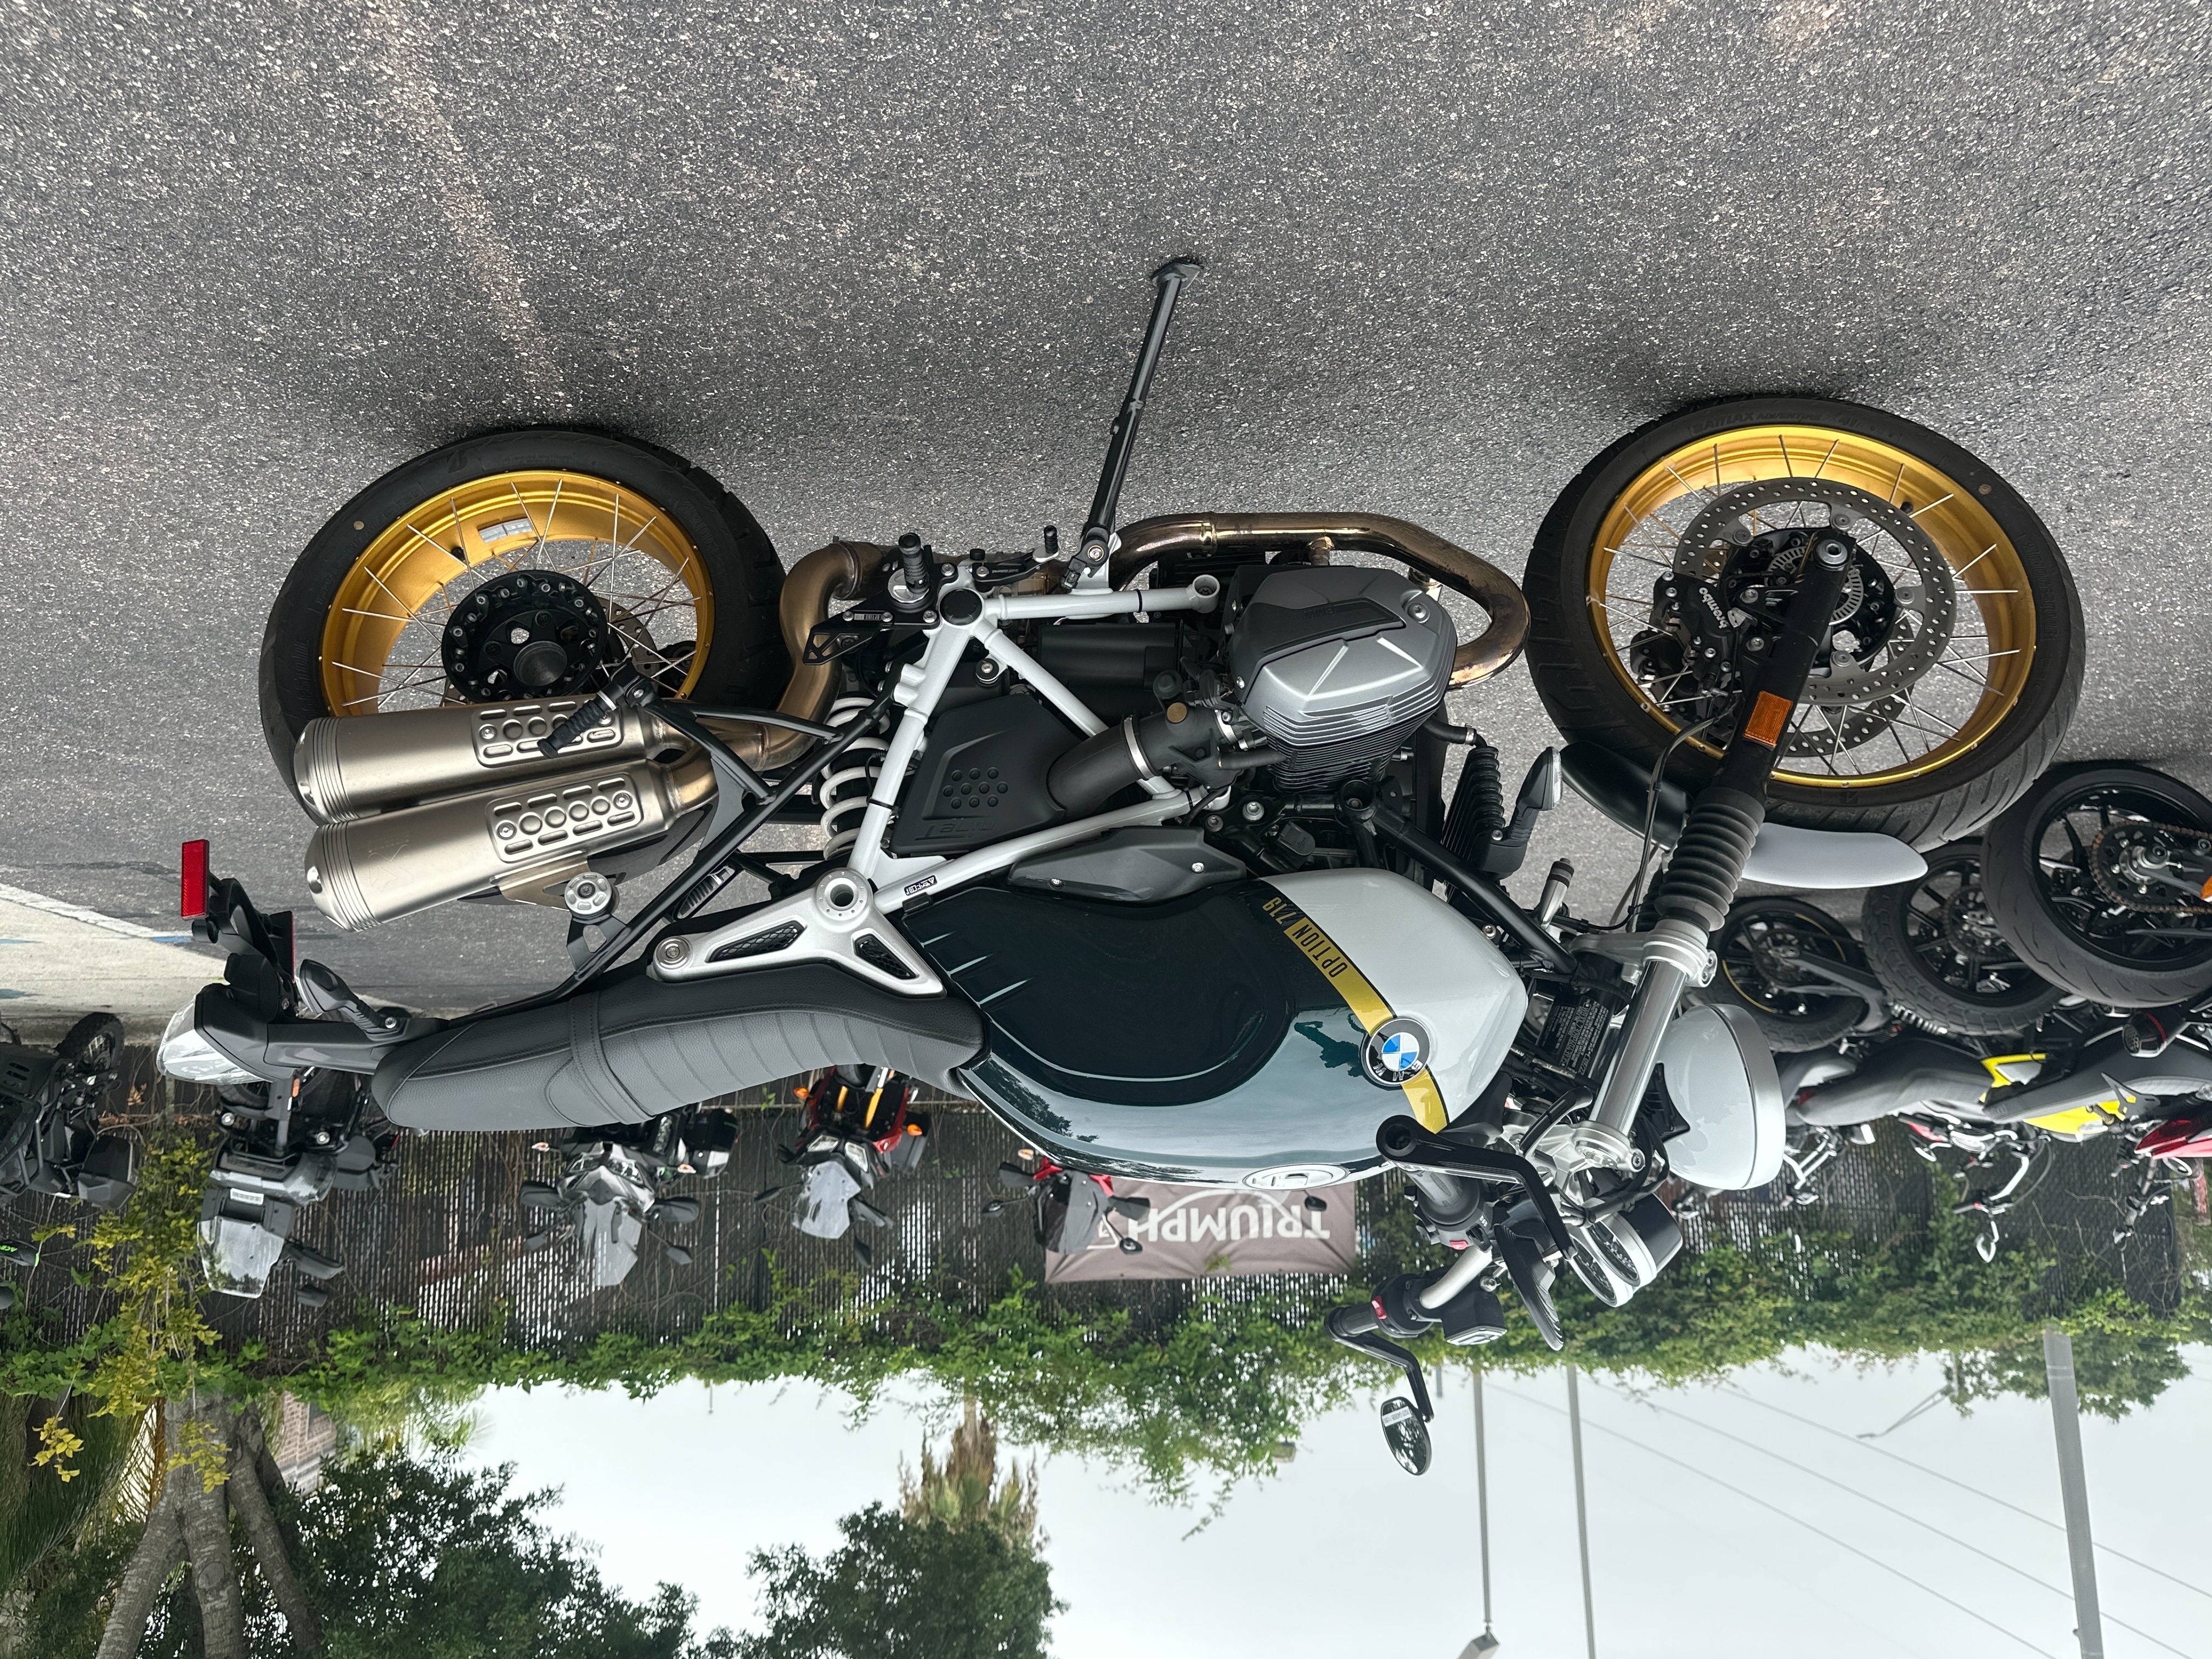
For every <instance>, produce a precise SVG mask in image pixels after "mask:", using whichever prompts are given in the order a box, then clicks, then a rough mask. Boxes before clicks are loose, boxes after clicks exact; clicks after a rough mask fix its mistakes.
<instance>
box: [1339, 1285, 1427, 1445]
mask: <svg viewBox="0 0 2212 1659" xmlns="http://www.w3.org/2000/svg"><path fill="white" fill-rule="evenodd" d="M1381 1324H1382V1321H1381V1320H1380V1319H1379V1318H1378V1317H1376V1314H1375V1310H1373V1308H1371V1307H1367V1308H1363V1307H1360V1306H1358V1304H1350V1305H1347V1306H1345V1307H1341V1308H1332V1309H1331V1310H1329V1314H1328V1320H1327V1321H1326V1322H1325V1325H1326V1328H1327V1329H1328V1334H1329V1335H1330V1337H1331V1338H1332V1339H1334V1340H1336V1341H1338V1342H1340V1343H1342V1344H1343V1345H1344V1346H1346V1347H1347V1348H1350V1349H1352V1351H1353V1352H1357V1353H1364V1354H1366V1355H1367V1356H1369V1357H1370V1358H1374V1359H1384V1360H1388V1361H1389V1363H1390V1364H1393V1365H1395V1366H1397V1367H1398V1368H1399V1369H1400V1370H1402V1371H1404V1372H1405V1373H1406V1386H1407V1387H1408V1388H1409V1389H1412V1390H1413V1409H1414V1410H1415V1411H1416V1412H1417V1413H1419V1414H1420V1419H1421V1421H1422V1422H1424V1423H1426V1422H1429V1421H1430V1420H1431V1419H1433V1418H1434V1417H1435V1416H1436V1414H1437V1413H1436V1407H1434V1406H1432V1405H1431V1404H1430V1402H1429V1385H1428V1383H1427V1381H1426V1379H1425V1378H1424V1377H1423V1376H1422V1375H1421V1362H1420V1360H1419V1358H1416V1357H1415V1356H1414V1354H1413V1351H1412V1350H1411V1349H1409V1348H1401V1347H1400V1346H1398V1345H1397V1344H1396V1343H1395V1342H1393V1341H1391V1340H1389V1338H1388V1337H1386V1336H1383V1335H1382V1334H1380V1333H1379V1331H1378V1327H1379V1326H1380V1325H1381Z"/></svg>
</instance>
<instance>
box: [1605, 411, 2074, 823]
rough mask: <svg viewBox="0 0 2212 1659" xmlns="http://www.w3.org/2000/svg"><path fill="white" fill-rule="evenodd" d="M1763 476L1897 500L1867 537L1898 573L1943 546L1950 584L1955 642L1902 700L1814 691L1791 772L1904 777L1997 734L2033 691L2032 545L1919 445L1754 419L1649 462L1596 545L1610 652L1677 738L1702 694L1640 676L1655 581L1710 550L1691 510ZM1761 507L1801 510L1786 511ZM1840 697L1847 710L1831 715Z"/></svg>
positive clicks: (1933, 584) (1846, 782)
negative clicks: (1636, 646) (2024, 549)
mask: <svg viewBox="0 0 2212 1659" xmlns="http://www.w3.org/2000/svg"><path fill="white" fill-rule="evenodd" d="M1749 484H1762V485H1769V486H1775V487H1777V489H1778V492H1779V493H1781V494H1784V495H1787V493H1788V491H1789V490H1790V489H1802V490H1804V491H1805V492H1806V494H1807V495H1808V502H1809V501H1810V498H1811V496H1812V494H1813V492H1814V490H1815V489H1820V488H1822V487H1823V486H1832V487H1834V489H1832V490H1831V491H1830V493H1842V494H1844V495H1846V496H1847V497H1848V498H1849V499H1850V500H1852V501H1858V500H1859V498H1861V497H1863V498H1865V501H1866V503H1867V506H1866V508H1865V510H1867V511H1868V512H1869V513H1871V512H1873V511H1874V508H1873V506H1872V503H1875V502H1879V503H1884V504H1886V505H1887V508H1888V509H1889V511H1888V512H1887V513H1881V514H1880V515H1879V516H1878V519H1869V520H1861V521H1860V522H1861V525H1862V527H1868V526H1871V530H1872V533H1871V534H1870V535H1869V536H1864V537H1857V539H1859V540H1860V541H1861V545H1862V546H1863V547H1866V548H1867V550H1868V551H1869V552H1870V553H1871V554H1873V556H1874V557H1875V561H1876V562H1877V563H1879V564H1881V565H1882V567H1883V568H1884V569H1885V570H1886V571H1891V572H1892V573H1893V574H1895V571H1896V570H1897V569H1899V568H1905V567H1911V568H1913V569H1916V570H1917V569H1918V568H1919V567H1920V566H1921V565H1923V564H1925V563H1926V562H1929V560H1930V558H1931V557H1938V558H1940V559H1941V561H1942V565H1943V567H1944V568H1945V569H1946V570H1947V571H1948V582H1949V585H1950V591H1951V599H1950V604H1951V614H1950V619H1949V621H1948V624H1947V625H1946V626H1947V629H1948V640H1947V641H1945V642H1944V643H1942V645H1941V646H1940V647H1929V648H1930V649H1932V650H1933V651H1934V654H1933V655H1932V657H1930V659H1929V660H1928V661H1927V663H1926V665H1925V666H1924V667H1923V668H1922V669H1921V671H1919V674H1918V677H1917V679H1915V680H1914V681H1913V682H1912V684H1911V693H1912V695H1909V696H1905V698H1904V699H1903V700H1902V707H1901V708H1900V707H1896V704H1897V702H1898V700H1897V699H1895V698H1894V697H1891V698H1886V699H1879V700H1873V701H1870V702H1869V703H1868V704H1866V705H1864V706H1863V707H1861V708H1857V709H1856V710H1852V709H1851V706H1850V705H1849V704H1838V703H1828V704H1815V703H1814V702H1804V703H1801V704H1800V705H1799V708H1798V710H1797V712H1796V715H1795V716H1794V717H1793V719H1792V720H1791V723H1790V733H1789V737H1788V738H1787V739H1786V740H1785V741H1786V747H1787V748H1788V749H1789V750H1790V751H1791V752H1789V753H1787V754H1785V757H1784V759H1783V760H1782V762H1781V763H1780V764H1778V766H1777V767H1776V769H1775V776H1776V777H1777V779H1778V780H1780V781H1784V782H1788V783H1792V784H1796V785H1799V786H1802V787H1809V788H1815V789H1839V788H1864V787H1872V786H1875V785H1879V784H1884V783H1901V782H1905V781H1909V780H1911V779H1914V778H1918V777H1923V776H1925V775H1927V774H1929V773H1930V772H1933V771H1935V770H1936V769H1939V768H1941V767H1943V766H1946V765H1948V764H1950V763H1952V762H1954V761H1955V760H1957V759H1958V758H1959V757H1960V756H1962V755H1964V754H1966V753H1967V752H1968V751H1969V750H1972V749H1973V748H1974V747H1975V746H1976V745H1977V744H1980V743H1982V742H1983V741H1984V739H1986V738H1988V736H1989V734H1990V732H1992V731H1994V730H1995V729H1996V726H1998V725H1999V723H2000V722H2002V720H2003V719H2004V718H2005V716H2006V715H2007V714H2009V713H2010V712H2011V711H2012V709H2013V708H2015V706H2016V705H2017V704H2018V703H2019V702H2020V699H2021V693H2022V691H2023V690H2025V688H2026V686H2027V677H2028V672H2029V668H2030V665H2032V663H2033V659H2034V655H2035V601H2034V597H2033V594H2032V593H2031V592H2030V591H2029V589H2028V583H2027V569H2026V568H2025V566H2024V565H2023V564H2022V563H2021V557H2020V552H2019V550H2018V549H2017V548H2015V546H2014V545H2013V543H2012V539H2011V538H2010V537H2008V536H2007V535H2006V534H2005V532H2003V530H2002V529H2001V528H2000V527H1999V526H1998V525H1997V522H1996V519H1995V518H1993V517H1992V516H1991V515H1990V511H1989V509H1988V507H1986V506H1984V503H1983V500H1982V496H1981V494H1980V493H1978V492H1977V491H1976V490H1974V489H1971V488H1969V487H1968V486H1966V485H1964V484H1961V483H1959V482H1958V481H1957V480H1955V479H1954V478H1952V477H1950V476H1949V475H1948V474H1947V473H1945V472H1943V471H1942V470H1941V469H1939V468H1937V467H1936V466H1935V465H1932V464H1930V463H1929V462H1928V461H1926V460H1924V459H1921V458H1920V457H1918V456H1917V455H1914V454H1912V453H1910V452H1909V451H1906V450H1903V449H1899V448H1898V447H1896V446H1894V445H1892V444H1887V443H1883V442H1881V441H1880V440H1878V439H1875V438H1870V437H1867V436H1865V435H1863V434H1860V433H1856V432H1845V431H1842V430H1839V429H1838V428H1833V427H1822V426H1811V425H1804V426H1800V425H1774V426H1747V427H1738V428H1735V429H1733V430H1730V431H1727V432H1723V433H1720V434H1718V435H1716V436H1713V437H1710V438H1701V439H1699V440H1698V441H1696V442H1694V443H1687V444H1684V445H1682V446H1681V447H1680V448H1677V449H1675V450H1674V451H1672V452H1671V453H1668V454H1667V455H1664V456H1662V457H1661V458H1660V459H1658V460H1656V461H1654V462H1653V463H1652V464H1651V465H1649V466H1647V467H1645V468H1644V471H1641V472H1639V473H1638V474H1637V476H1636V477H1635V478H1634V479H1632V481H1631V482H1630V483H1628V485H1627V486H1626V488H1625V489H1622V490H1621V491H1620V494H1619V495H1616V496H1615V497H1614V498H1613V501H1612V502H1611V503H1610V504H1609V505H1608V506H1607V509H1606V513H1605V517H1604V519H1603V520H1602V522H1601V524H1600V526H1599V528H1598V535H1597V540H1596V543H1595V545H1594V546H1593V547H1592V549H1591V550H1590V559H1589V580H1588V583H1587V587H1586V593H1585V597H1586V599H1587V602H1588V604H1589V607H1590V611H1591V618H1592V623H1593V625H1594V630H1595V634H1596V635H1597V638H1598V640H1599V641H1600V643H1601V646H1602V647H1603V648H1604V651H1605V653H1606V658H1607V662H1608V663H1609V665H1611V667H1612V669H1613V672H1614V673H1615V674H1616V675H1617V676H1618V677H1619V678H1620V682H1621V684H1623V685H1624V686H1626V688H1627V689H1628V690H1629V693H1630V694H1631V695H1632V696H1634V697H1635V698H1636V700H1637V702H1638V704H1639V705H1640V706H1641V707H1642V708H1643V709H1644V713H1645V714H1647V715H1649V716H1650V718H1651V719H1653V720H1656V721H1657V722H1658V723H1659V725H1660V726H1662V727H1663V728H1664V729H1665V730H1666V731H1667V732H1669V733H1670V734H1671V733H1678V732H1680V731H1682V729H1683V727H1684V726H1685V725H1686V724H1690V725H1694V724H1695V720H1686V719H1685V718H1682V717H1681V716H1682V715H1684V714H1687V713H1688V712H1689V711H1690V710H1691V709H1693V708H1696V707H1697V706H1698V705H1697V702H1696V699H1695V698H1694V697H1692V696H1681V695H1679V694H1678V688H1674V687H1669V686H1668V685H1666V684H1664V683H1663V681H1662V679H1661V678H1660V677H1659V676H1656V675H1653V676H1650V677H1639V675H1638V673H1637V672H1636V671H1633V670H1632V666H1631V662H1630V657H1631V654H1632V651H1631V645H1632V641H1633V640H1634V638H1635V637H1636V635H1638V632H1639V631H1640V630H1641V629H1647V628H1649V627H1650V617H1651V604H1652V586H1653V580H1654V579H1656V578H1657V577H1658V576H1659V575H1660V574H1661V573H1662V572H1663V571H1668V570H1674V571H1677V572H1680V571H1681V570H1685V569H1687V568H1691V567H1692V562H1693V555H1692V551H1691V550H1686V548H1685V546H1684V543H1683V538H1684V535H1685V533H1686V532H1688V531H1689V530H1690V529H1691V527H1692V520H1695V519H1697V518H1699V517H1700V515H1705V514H1706V513H1707V510H1708V509H1709V508H1713V509H1716V510H1717V509H1718V507H1719V506H1720V504H1722V503H1723V501H1726V500H1731V499H1741V496H1738V495H1733V494H1732V492H1735V491H1737V489H1738V487H1739V486H1743V485H1749ZM1986 488H1987V487H1986V486H1984V490H1986ZM1786 505H1787V503H1784V506H1785V507H1786ZM1830 510H1831V511H1832V510H1833V509H1832V507H1831V508H1830ZM1849 510H1852V511H1857V510H1859V509H1858V508H1857V507H1853V508H1850V509H1849ZM1761 511H1767V512H1770V513H1771V516H1774V517H1776V518H1777V519H1778V520H1779V521H1780V522H1781V523H1784V524H1786V523H1788V522H1790V520H1788V518H1787V517H1786V516H1784V514H1783V512H1782V511H1781V510H1780V509H1765V508H1762V509H1761ZM1811 511H1812V507H1810V506H1809V505H1808V507H1807V512H1808V513H1810V512H1811ZM1757 516H1758V515H1757V514H1756V513H1754V514H1753V518H1756V517H1757ZM1803 521H1804V522H1811V520H1810V518H1809V517H1807V518H1806V519H1804V520H1803ZM1885 526H1893V529H1892V528H1885ZM1754 527H1755V526H1754ZM1914 532H1917V537H1916V536H1915V534H1914ZM1882 543H1887V544H1888V546H1887V552H1886V551H1885V550H1884V548H1883V547H1882V546H1881V545H1879V544H1882ZM1695 556H1702V555H1695ZM1922 574H1923V576H1924V577H1925V578H1927V579H1928V580H1927V586H1928V587H1929V590H1930V591H1934V590H1935V589H1936V588H1938V587H1940V586H1942V583H1943V581H1944V578H1943V576H1942V574H1939V573H1936V572H1933V571H1928V572H1923V573H1922ZM1639 586H1640V587H1641V589H1642V591H1641V592H1640V593H1639V592H1638V587H1639ZM1921 643H1922V644H1923V645H1927V644H1928V641H1926V640H1925V639H1924V638H1923V641H1921ZM1905 648H1906V647H1899V649H1900V650H1903V649H1905ZM1889 649H1890V647H1884V648H1883V651H1882V652H1881V653H1876V660H1877V661H1879V660H1881V658H1882V657H1883V656H1884V655H1885V654H1886V653H1887V652H1888V651H1889ZM1670 705H1672V706H1673V710H1672V712H1670ZM1828 708H1843V709H1844V710H1846V711H1847V712H1845V713H1844V714H1826V713H1825V712H1822V711H1824V710H1825V709H1828ZM1892 710H1893V711H1894V712H1893V713H1892V712H1890V711H1892ZM1862 732H1868V733H1871V734H1872V735H1865V736H1862V735H1861V733H1862ZM1830 738H1833V744H1832V745H1831V744H1830V742H1829V739H1830ZM1689 742H1690V743H1691V744H1694V745H1695V746H1696V747H1697V748H1699V749H1700V750H1704V751H1705V753H1706V754H1708V755H1717V754H1719V752H1720V744H1718V743H1716V742H1712V741H1709V740H1707V739H1706V738H1702V737H1700V738H1691V739H1689ZM1877 744H1879V745H1880V746H1879V748H1877V747H1876V745H1877Z"/></svg>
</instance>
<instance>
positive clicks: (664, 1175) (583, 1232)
mask: <svg viewBox="0 0 2212 1659" xmlns="http://www.w3.org/2000/svg"><path fill="white" fill-rule="evenodd" d="M736 1144H737V1125H736V1124H735V1123H733V1122H732V1121H730V1119H729V1117H728V1116H727V1115H726V1114H723V1113H719V1112H717V1113H705V1112H701V1111H698V1110H696V1109H692V1108H685V1109H681V1110H678V1111H674V1112H669V1113H666V1114H665V1115H661V1116H659V1117H656V1118H653V1119H652V1120H650V1121H647V1122H645V1123H642V1124H615V1125H607V1126H603V1127H598V1128H593V1129H588V1130H580V1131H576V1132H573V1133H568V1134H564V1135H562V1136H559V1137H557V1138H556V1139H547V1140H541V1141H539V1142H538V1143H537V1145H536V1147H535V1150H537V1151H538V1152H558V1153H559V1154H560V1155H561V1159H562V1164H561V1173H560V1175H559V1176H558V1177H557V1178H556V1179H555V1180H553V1181H550V1182H544V1181H526V1182H523V1183H522V1188H521V1192H520V1199H521V1202H522V1207H523V1209H524V1210H525V1211H526V1212H530V1213H532V1214H533V1215H535V1216H536V1217H537V1218H538V1225H537V1226H536V1227H535V1228H534V1229H533V1230H532V1231H531V1233H530V1234H529V1235H528V1237H526V1238H525V1240H524V1241H523V1247H524V1248H525V1249H530V1250H541V1249H544V1248H545V1247H546V1246H547V1245H549V1244H550V1243H552V1242H553V1235H554V1233H555V1231H556V1230H557V1229H558V1228H560V1227H561V1226H562V1225H568V1226H571V1227H573V1228H574V1230H575V1231H576V1233H577V1235H578V1236H579V1237H580V1238H581V1240H582V1241H583V1246H584V1255H585V1259H586V1262H587V1263H588V1273H589V1276H590V1279H591V1288H592V1289H593V1290H595V1291H600V1290H606V1289H609V1288H610V1287H611V1286H613V1285H619V1284H621V1283H622V1282H623V1280H624V1279H627V1278H629V1273H630V1269H632V1268H633V1267H635V1266H636V1265H637V1259H638V1254H639V1251H640V1250H641V1248H642V1247H643V1245H644V1243H645V1240H646V1239H647V1237H648V1236H652V1237H654V1238H655V1239H656V1241H657V1242H658V1243H659V1245H660V1247H661V1253H662V1254H663V1255H665V1257H666V1258H667V1259H668V1260H669V1261H671V1263H673V1264H674V1265H675V1266H677V1267H690V1265H691V1252H690V1249H688V1248H687V1247H686V1246H684V1245H683V1244H681V1243H678V1242H676V1241H675V1240H673V1239H671V1238H668V1237H665V1236H664V1235H662V1234H661V1233H660V1232H659V1226H674V1227H685V1226H689V1225H690V1224H691V1223H693V1222H695V1221H696V1220H697V1219H698V1218H699V1208H700V1206H699V1200H697V1199H696V1198H691V1197H681V1198H671V1197H667V1196H665V1195H664V1194H662V1192H661V1188H662V1186H663V1185H664V1184H665V1183H666V1182H670V1181H672V1180H676V1179H678V1178H679V1177H682V1176H705V1177H708V1178H711V1177H713V1176H716V1175H719V1174H720V1172H721V1171H722V1170H723V1169H724V1168H725V1167H726V1165H727V1164H728V1163H729V1161H730V1149H731V1148H732V1146H735V1145H736ZM655 1224H659V1226H656V1225H655Z"/></svg>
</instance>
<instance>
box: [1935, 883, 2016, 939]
mask: <svg viewBox="0 0 2212 1659" xmlns="http://www.w3.org/2000/svg"><path fill="white" fill-rule="evenodd" d="M1943 940H1944V943H1946V944H1947V945H1949V946H1950V947H1951V948H1952V950H1954V951H1957V952H1958V954H1959V955H1960V957H1993V956H1996V955H1999V954H2009V953H2010V947H2009V946H2008V945H2006V943H2005V937H2004V934H2003V933H2002V932H2001V931H1999V929H1998V927H1997V924H1996V918H1995V917H1994V916H1992V915H1990V908H1989V906H1988V905H1987V904H1986V903H1985V902H1984V901H1983V898H1982V887H1981V884H1980V883H1979V882H1976V881H1962V882H1960V884H1959V890H1958V891H1956V892H1954V893H1953V894H1952V895H1951V896H1950V897H1948V899H1946V900H1944V901H1943Z"/></svg>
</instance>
